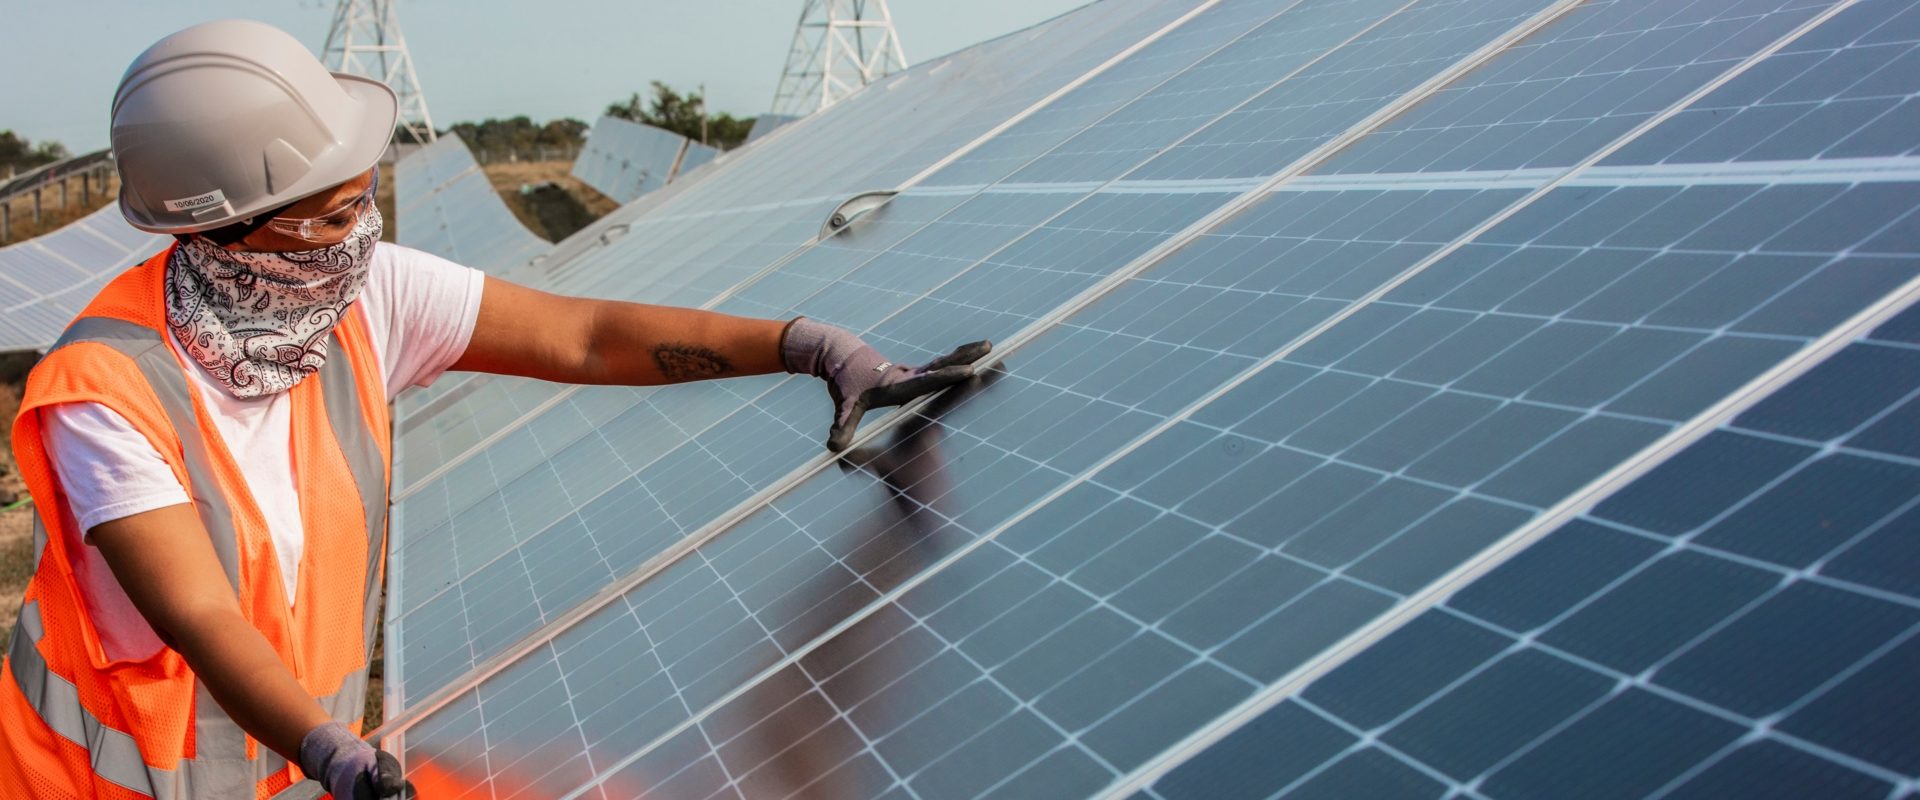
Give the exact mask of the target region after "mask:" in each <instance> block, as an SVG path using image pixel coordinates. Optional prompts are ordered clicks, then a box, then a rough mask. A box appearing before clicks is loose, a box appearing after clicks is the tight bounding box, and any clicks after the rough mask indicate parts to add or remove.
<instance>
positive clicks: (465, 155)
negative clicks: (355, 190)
mask: <svg viewBox="0 0 1920 800" xmlns="http://www.w3.org/2000/svg"><path fill="white" fill-rule="evenodd" d="M393 171H394V194H393V204H394V215H395V216H397V217H398V218H399V219H398V220H395V223H396V224H397V225H398V226H399V227H398V228H397V229H395V231H394V237H393V238H394V241H396V242H399V243H400V244H403V245H406V246H408V247H412V248H416V249H419V250H425V251H427V252H429V253H433V254H434V255H437V256H441V257H443V258H448V259H452V260H454V261H457V262H460V263H462V264H466V265H467V266H470V267H474V268H476V269H481V270H485V271H487V272H490V273H493V274H498V275H505V274H517V273H518V272H524V271H525V268H526V267H527V266H529V265H531V264H533V263H535V262H536V261H538V260H539V259H540V258H541V257H543V256H545V255H546V254H547V252H548V251H549V250H552V249H553V245H551V244H549V243H548V242H547V241H546V240H544V239H541V238H540V237H538V236H535V235H533V232H532V231H529V230H527V228H526V226H524V225H521V224H520V220H519V219H517V218H515V217H514V216H513V212H512V211H511V210H509V209H508V208H507V205H506V203H504V202H502V201H501V200H500V195H498V194H495V193H494V191H493V184H492V182H491V181H489V180H488V179H487V174H486V173H485V172H483V171H481V169H480V165H479V164H478V163H476V162H475V161H474V160H473V154H472V153H470V152H468V151H467V145H466V143H465V142H462V141H460V137H459V136H456V135H454V134H447V135H445V136H442V137H440V139H439V140H438V141H435V142H434V143H433V144H429V145H426V146H424V147H421V148H419V149H417V150H415V151H413V152H412V153H409V154H408V155H407V156H406V157H404V158H402V159H400V161H399V163H397V164H395V165H394V170H393Z"/></svg>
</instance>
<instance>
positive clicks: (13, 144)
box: [0, 130, 73, 176]
mask: <svg viewBox="0 0 1920 800" xmlns="http://www.w3.org/2000/svg"><path fill="white" fill-rule="evenodd" d="M72 156H73V154H72V153H69V152H67V146H66V145H63V144H61V143H59V142H55V141H48V140H44V139H43V140H41V141H40V143H39V144H34V143H33V142H31V141H28V140H27V137H25V136H21V135H19V134H16V133H14V132H13V131H11V130H4V131H0V176H4V175H5V174H6V173H7V172H8V171H9V170H11V171H12V172H26V171H27V170H30V169H33V168H34V167H38V166H41V165H44V164H51V163H53V162H55V161H64V160H66V159H68V158H71V157H72Z"/></svg>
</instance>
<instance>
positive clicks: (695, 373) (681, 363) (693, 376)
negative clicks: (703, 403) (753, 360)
mask: <svg viewBox="0 0 1920 800" xmlns="http://www.w3.org/2000/svg"><path fill="white" fill-rule="evenodd" d="M653 361H654V363H655V364H659V365H660V374H662V375H665V376H666V377H667V380H673V381H697V380H700V379H702V378H714V377H719V376H721V375H725V374H727V373H730V372H732V371H733V364H732V363H729V362H728V361H727V359H726V357H725V356H722V355H720V354H719V353H716V352H714V351H713V350H712V348H707V347H700V346H699V345H691V344H680V343H678V342H667V343H666V344H663V345H660V346H659V347H655V348H653Z"/></svg>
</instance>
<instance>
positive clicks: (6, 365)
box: [0, 356, 34, 641]
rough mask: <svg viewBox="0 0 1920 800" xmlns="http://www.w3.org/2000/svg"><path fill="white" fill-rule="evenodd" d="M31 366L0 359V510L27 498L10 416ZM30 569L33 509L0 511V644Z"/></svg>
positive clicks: (13, 359) (9, 627) (12, 358)
mask: <svg viewBox="0 0 1920 800" xmlns="http://www.w3.org/2000/svg"><path fill="white" fill-rule="evenodd" d="M31 363H32V362H31V361H30V360H28V359H26V358H23V357H20V356H9V357H0V507H4V506H7V505H12V504H13V503H14V502H15V501H16V500H17V499H19V498H23V497H26V496H27V485H26V483H25V482H24V481H22V480H20V471H19V470H18V469H15V468H14V464H13V415H14V413H15V412H16V411H18V410H19V409H20V390H21V389H22V387H23V386H24V385H25V378H26V367H27V366H28V365H30V364H31ZM33 566H34V565H33V506H31V505H25V506H21V507H19V508H16V509H13V510H11V511H0V641H5V640H6V638H7V634H8V633H10V632H11V631H12V630H13V620H14V617H15V616H16V615H17V614H19V613H20V598H21V595H22V594H23V593H25V592H26V590H27V579H28V578H30V577H32V576H33Z"/></svg>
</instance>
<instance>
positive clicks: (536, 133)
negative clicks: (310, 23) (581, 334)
mask: <svg viewBox="0 0 1920 800" xmlns="http://www.w3.org/2000/svg"><path fill="white" fill-rule="evenodd" d="M606 114H607V116H610V117H619V118H621V119H624V120H629V121H632V122H638V123H642V124H645V125H652V126H654V127H656V128H664V129H666V130H670V131H673V132H674V133H677V134H680V135H681V136H685V137H687V138H688V139H692V140H694V141H696V142H705V143H707V144H709V145H712V146H713V147H717V148H720V149H721V150H731V149H733V148H735V147H738V146H740V144H741V143H742V142H745V141H746V140H747V132H748V131H751V130H752V129H753V118H752V117H744V118H742V117H736V116H734V115H732V114H729V113H726V112H724V111H722V112H720V113H718V114H708V113H707V98H706V95H705V94H704V93H701V92H686V93H681V92H679V91H676V90H674V88H673V87H671V86H668V85H666V84H665V83H662V82H660V81H654V82H653V85H652V89H651V91H650V92H649V95H648V96H647V97H645V98H642V96H641V94H640V93H639V92H634V93H633V94H632V95H631V96H629V97H628V98H627V99H625V100H621V101H618V102H614V103H609V104H608V105H607V110H606ZM589 127H590V126H589V125H588V124H587V123H585V122H581V121H580V120H577V119H573V118H571V117H564V118H561V119H556V120H549V121H547V122H544V123H535V122H534V121H533V120H532V119H531V118H528V117H527V116H525V115H521V116H517V117H508V118H505V119H486V120H481V121H480V122H456V123H454V124H453V125H452V126H450V127H448V128H447V129H445V130H442V131H440V133H443V134H444V133H448V132H452V133H457V134H459V135H460V138H461V140H462V141H465V142H466V143H467V146H468V147H471V148H473V149H474V150H476V151H488V152H511V153H532V152H538V151H541V150H571V149H578V148H579V147H580V146H581V144H583V143H585V142H586V138H587V130H588V128H589ZM399 138H401V139H403V140H404V139H406V138H408V137H407V136H406V135H405V134H404V133H400V134H399ZM72 155H73V154H72V153H69V152H68V151H67V148H66V146H65V145H63V144H61V143H59V142H55V141H47V140H42V141H41V142H40V143H38V144H35V143H33V142H31V141H28V140H27V138H26V137H24V136H20V135H18V134H16V133H14V132H13V131H12V130H0V175H4V174H5V173H6V172H7V170H8V168H12V171H14V172H25V171H27V170H30V169H33V168H34V167H38V166H41V165H43V164H51V163H53V162H55V161H62V160H65V159H67V158H70V157H72Z"/></svg>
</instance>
